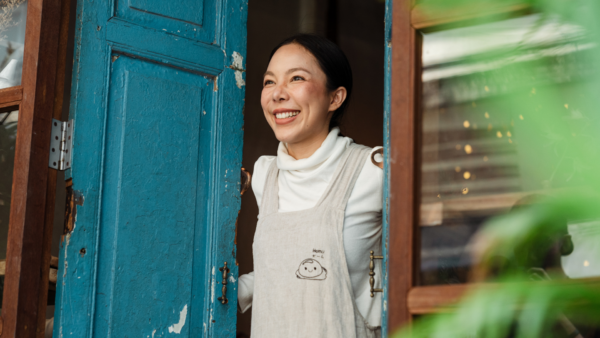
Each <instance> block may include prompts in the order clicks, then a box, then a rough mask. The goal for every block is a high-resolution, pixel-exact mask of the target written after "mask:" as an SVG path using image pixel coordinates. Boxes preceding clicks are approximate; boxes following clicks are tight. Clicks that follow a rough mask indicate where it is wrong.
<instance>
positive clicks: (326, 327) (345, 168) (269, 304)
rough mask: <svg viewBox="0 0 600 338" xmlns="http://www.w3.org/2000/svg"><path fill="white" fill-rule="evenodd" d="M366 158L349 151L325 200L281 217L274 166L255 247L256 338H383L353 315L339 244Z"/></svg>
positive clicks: (364, 151) (355, 148) (362, 150)
mask: <svg viewBox="0 0 600 338" xmlns="http://www.w3.org/2000/svg"><path fill="white" fill-rule="evenodd" d="M369 153H370V149H369V148H367V147H364V146H360V145H356V144H352V145H350V146H349V147H348V148H347V149H346V151H345V153H344V154H343V155H342V158H341V160H340V164H339V165H338V167H337V169H336V171H335V173H334V174H333V177H332V179H331V181H330V182H329V186H328V187H327V188H326V189H325V192H324V193H323V196H321V198H320V200H319V201H318V202H317V204H316V205H315V206H314V207H313V208H310V209H306V210H301V211H293V212H283V213H280V212H278V209H279V185H278V174H279V170H278V169H277V161H273V164H272V165H271V167H269V171H268V173H267V179H266V182H265V189H264V195H263V199H262V203H261V209H260V210H261V213H260V215H259V220H258V225H257V229H256V234H255V236H254V244H253V252H254V296H253V301H252V309H253V310H252V337H256V338H269V337H273V338H274V337H277V338H279V337H287V338H294V337H298V338H300V337H310V338H318V337H323V338H334V337H340V338H353V337H358V338H374V337H377V336H378V335H379V330H376V329H375V328H372V327H369V326H368V324H367V323H366V322H365V320H364V318H363V317H362V315H361V314H360V313H359V312H358V310H357V308H356V304H355V302H354V295H353V294H352V285H351V282H350V276H349V274H348V267H347V263H346V255H345V252H344V244H343V237H342V230H343V226H344V210H345V208H346V203H347V202H348V199H349V197H350V194H351V192H352V188H353V187H354V183H355V182H356V179H357V178H358V175H359V174H360V170H361V169H362V167H363V165H364V163H365V161H366V159H367V156H368V155H369ZM365 269H367V267H365ZM365 273H367V272H365Z"/></svg>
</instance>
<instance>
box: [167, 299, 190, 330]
mask: <svg viewBox="0 0 600 338" xmlns="http://www.w3.org/2000/svg"><path fill="white" fill-rule="evenodd" d="M186 319H187V304H186V305H185V306H184V307H183V310H181V312H180V313H179V322H178V323H176V324H173V325H171V326H169V333H173V332H175V333H177V334H179V333H181V329H182V328H183V326H184V325H185V320H186Z"/></svg>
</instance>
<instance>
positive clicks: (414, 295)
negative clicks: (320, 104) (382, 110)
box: [385, 0, 600, 332]
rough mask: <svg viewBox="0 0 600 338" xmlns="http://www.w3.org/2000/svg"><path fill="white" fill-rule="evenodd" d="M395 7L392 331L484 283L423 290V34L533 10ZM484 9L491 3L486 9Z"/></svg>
mask: <svg viewBox="0 0 600 338" xmlns="http://www.w3.org/2000/svg"><path fill="white" fill-rule="evenodd" d="M393 5H394V6H393V8H392V22H393V25H392V28H391V30H392V33H391V34H392V36H391V45H390V49H391V76H390V77H391V79H390V80H391V90H390V91H389V92H387V93H386V95H388V96H389V99H390V107H389V108H390V117H389V127H388V130H387V132H388V134H387V135H388V137H389V140H388V142H389V147H390V149H389V157H388V161H387V165H388V168H387V170H388V182H389V184H388V192H387V195H386V197H387V198H388V204H389V205H388V207H387V210H388V222H389V227H388V232H389V237H388V239H387V241H386V243H385V245H386V249H387V257H386V259H387V278H386V280H387V281H389V282H388V283H387V284H388V285H387V290H386V292H387V304H386V306H387V311H388V313H387V317H388V332H394V331H395V330H398V329H400V328H401V327H402V326H404V325H405V324H407V323H410V322H411V321H412V318H413V316H414V315H424V314H430V313H435V312H439V311H447V310H448V309H451V304H452V303H455V302H457V301H458V300H460V298H461V297H462V295H464V294H465V293H467V292H469V291H471V290H473V289H475V288H479V287H486V288H487V287H493V285H492V284H490V285H487V284H486V285H485V286H484V285H481V284H473V283H467V284H455V285H435V286H418V284H419V281H418V278H419V270H420V235H419V233H420V232H419V231H418V230H419V218H420V193H419V186H420V182H421V177H420V166H421V120H422V113H421V85H422V83H421V79H420V74H421V48H422V39H421V37H420V35H419V31H434V30H441V29H446V28H450V27H452V26H453V25H456V24H457V23H461V24H463V23H468V22H469V21H471V20H477V19H480V18H482V17H489V16H495V15H498V14H513V15H518V14H525V13H528V12H530V9H531V7H530V6H529V5H527V4H524V3H522V2H519V1H518V0H517V1H515V2H513V3H511V4H504V5H501V6H499V7H495V8H489V7H478V6H473V7H471V8H458V9H457V10H452V11H446V12H439V13H432V12H427V14H425V11H424V10H423V8H422V7H421V6H419V5H415V0H400V1H396V2H394V4H393ZM483 5H484V6H486V5H489V4H483ZM582 283H583V284H588V283H592V284H600V278H589V279H580V280H570V281H565V287H568V286H571V285H580V284H582Z"/></svg>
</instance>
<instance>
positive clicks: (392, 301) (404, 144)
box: [387, 0, 420, 333]
mask: <svg viewBox="0 0 600 338" xmlns="http://www.w3.org/2000/svg"><path fill="white" fill-rule="evenodd" d="M411 4H412V1H411V0H403V1H397V2H395V3H394V8H393V14H392V15H393V18H392V20H393V26H392V48H393V49H392V78H391V82H392V84H391V87H392V93H393V94H392V97H391V116H390V126H389V133H390V153H389V156H390V159H389V167H390V169H389V170H390V171H389V173H390V174H389V175H390V178H389V182H390V183H389V189H390V196H389V205H390V206H391V207H390V208H389V209H388V210H389V243H388V266H389V272H388V280H389V283H388V301H387V306H388V311H389V313H388V316H389V317H388V326H389V328H388V329H389V332H390V333H391V332H394V331H395V330H397V329H398V328H400V327H401V326H402V325H404V324H406V323H408V322H410V320H411V314H410V311H409V308H408V304H407V297H408V292H409V290H410V289H411V288H412V286H413V285H414V283H415V273H414V271H415V266H416V265H415V261H416V259H418V252H417V250H415V247H418V246H415V244H416V243H418V242H417V241H416V239H417V236H415V224H416V219H417V217H418V215H419V213H418V199H417V198H416V197H417V194H416V187H417V186H418V180H417V179H416V177H418V175H417V170H416V165H417V157H416V154H417V149H416V148H417V146H418V143H419V142H418V140H417V135H418V134H417V130H418V129H417V128H418V125H419V124H418V119H417V117H416V113H417V106H418V103H417V101H416V98H417V95H418V92H419V91H418V86H417V85H415V84H416V83H418V82H417V78H416V74H420V72H419V59H420V58H419V57H417V53H418V52H419V50H418V48H417V43H418V38H417V32H416V30H415V29H414V27H412V26H411V22H410V14H411V11H410V7H411ZM415 254H417V255H415Z"/></svg>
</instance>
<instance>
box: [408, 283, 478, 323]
mask: <svg viewBox="0 0 600 338" xmlns="http://www.w3.org/2000/svg"><path fill="white" fill-rule="evenodd" d="M473 287H475V285H474V284H456V285H440V286H420V287H415V288H412V289H411V290H410V291H409V293H408V297H407V298H408V299H407V304H408V308H409V311H410V313H411V314H413V315H422V314H428V313H434V312H439V311H445V310H448V309H449V308H450V307H451V306H452V304H454V303H456V302H457V301H458V300H459V299H460V298H461V297H462V296H463V295H464V294H465V293H466V292H467V291H468V290H469V289H471V288H473Z"/></svg>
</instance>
